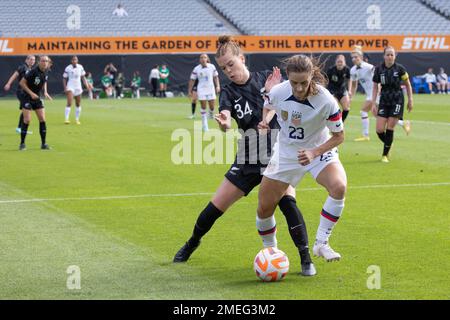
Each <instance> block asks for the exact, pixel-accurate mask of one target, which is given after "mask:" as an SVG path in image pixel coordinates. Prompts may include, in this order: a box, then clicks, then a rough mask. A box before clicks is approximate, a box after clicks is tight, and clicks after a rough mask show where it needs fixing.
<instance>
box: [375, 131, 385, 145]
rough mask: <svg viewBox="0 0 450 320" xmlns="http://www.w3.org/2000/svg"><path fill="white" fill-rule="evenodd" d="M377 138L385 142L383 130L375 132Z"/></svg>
mask: <svg viewBox="0 0 450 320" xmlns="http://www.w3.org/2000/svg"><path fill="white" fill-rule="evenodd" d="M377 135H378V138H380V140H381V142H383V143H385V142H386V133H385V132H377Z"/></svg>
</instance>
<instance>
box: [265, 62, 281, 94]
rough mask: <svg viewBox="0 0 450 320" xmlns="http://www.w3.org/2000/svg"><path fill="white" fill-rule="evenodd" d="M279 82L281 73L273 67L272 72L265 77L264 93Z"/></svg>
mask: <svg viewBox="0 0 450 320" xmlns="http://www.w3.org/2000/svg"><path fill="white" fill-rule="evenodd" d="M280 82H281V71H280V68H278V67H273V72H272V73H271V74H270V75H269V76H268V77H267V79H266V83H265V85H264V88H265V89H266V93H269V92H270V90H271V89H272V88H273V87H274V86H276V85H277V84H279V83H280Z"/></svg>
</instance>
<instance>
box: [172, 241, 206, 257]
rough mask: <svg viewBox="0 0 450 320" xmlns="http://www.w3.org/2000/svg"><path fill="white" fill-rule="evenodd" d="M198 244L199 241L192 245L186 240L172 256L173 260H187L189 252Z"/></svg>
mask: <svg viewBox="0 0 450 320" xmlns="http://www.w3.org/2000/svg"><path fill="white" fill-rule="evenodd" d="M199 245H200V242H199V243H198V244H197V245H196V246H192V245H190V244H189V242H186V243H185V244H184V246H182V247H181V249H180V250H178V252H177V254H176V255H175V257H174V258H173V262H186V261H188V260H189V257H190V256H191V254H192V253H193V252H194V251H195V249H197V248H198V246H199Z"/></svg>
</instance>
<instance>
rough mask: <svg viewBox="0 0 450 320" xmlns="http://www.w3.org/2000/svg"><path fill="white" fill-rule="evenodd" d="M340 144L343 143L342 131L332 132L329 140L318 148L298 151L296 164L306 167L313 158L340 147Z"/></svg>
mask: <svg viewBox="0 0 450 320" xmlns="http://www.w3.org/2000/svg"><path fill="white" fill-rule="evenodd" d="M342 142H344V131H339V132H332V133H331V138H330V139H328V140H327V141H326V142H325V143H323V144H321V145H320V146H318V147H316V148H314V149H311V150H304V149H302V150H299V151H298V155H297V159H298V162H299V163H300V164H301V165H302V166H306V165H308V164H310V163H311V161H312V160H313V159H314V158H316V157H318V156H320V155H322V154H324V153H325V152H327V151H330V150H331V149H333V148H335V147H337V146H338V145H340V144H341V143H342Z"/></svg>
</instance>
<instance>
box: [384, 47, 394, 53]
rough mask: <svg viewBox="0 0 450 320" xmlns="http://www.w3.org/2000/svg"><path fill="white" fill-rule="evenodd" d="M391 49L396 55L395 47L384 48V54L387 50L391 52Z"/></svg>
mask: <svg viewBox="0 0 450 320" xmlns="http://www.w3.org/2000/svg"><path fill="white" fill-rule="evenodd" d="M389 49H391V50H393V51H394V53H395V48H394V47H393V46H387V47H385V48H384V50H383V54H386V50H389Z"/></svg>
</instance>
